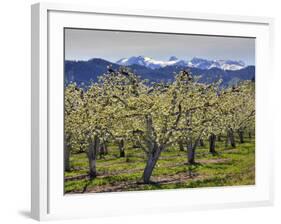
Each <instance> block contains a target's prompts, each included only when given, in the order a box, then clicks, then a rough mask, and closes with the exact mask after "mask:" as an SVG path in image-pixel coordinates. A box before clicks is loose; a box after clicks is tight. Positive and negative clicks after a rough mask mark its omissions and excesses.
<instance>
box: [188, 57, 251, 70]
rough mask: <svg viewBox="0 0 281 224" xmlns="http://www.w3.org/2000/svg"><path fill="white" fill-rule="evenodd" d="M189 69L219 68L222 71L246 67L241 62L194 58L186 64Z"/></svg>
mask: <svg viewBox="0 0 281 224" xmlns="http://www.w3.org/2000/svg"><path fill="white" fill-rule="evenodd" d="M188 66H189V67H193V68H200V69H211V68H220V69H222V70H232V71H234V70H240V69H242V68H245V67H246V65H245V63H244V62H243V61H234V60H206V59H202V58H197V57H194V58H193V59H192V60H190V61H189V62H188Z"/></svg>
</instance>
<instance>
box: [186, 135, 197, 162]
mask: <svg viewBox="0 0 281 224" xmlns="http://www.w3.org/2000/svg"><path fill="white" fill-rule="evenodd" d="M198 142H199V139H197V140H196V141H195V143H194V144H192V141H191V140H189V141H188V144H187V163H188V164H195V150H196V147H197V145H198Z"/></svg>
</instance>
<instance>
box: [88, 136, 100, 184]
mask: <svg viewBox="0 0 281 224" xmlns="http://www.w3.org/2000/svg"><path fill="white" fill-rule="evenodd" d="M98 147H99V138H98V137H97V136H94V139H90V142H89V150H88V159H89V175H90V178H91V179H93V178H95V177H96V176H97V169H96V159H97V151H98Z"/></svg>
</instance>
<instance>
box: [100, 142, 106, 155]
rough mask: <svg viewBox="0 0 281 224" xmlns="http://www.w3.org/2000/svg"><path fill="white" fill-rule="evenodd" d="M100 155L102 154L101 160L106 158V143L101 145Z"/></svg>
mask: <svg viewBox="0 0 281 224" xmlns="http://www.w3.org/2000/svg"><path fill="white" fill-rule="evenodd" d="M99 154H100V159H101V158H104V155H105V148H104V143H102V144H100V147H99Z"/></svg>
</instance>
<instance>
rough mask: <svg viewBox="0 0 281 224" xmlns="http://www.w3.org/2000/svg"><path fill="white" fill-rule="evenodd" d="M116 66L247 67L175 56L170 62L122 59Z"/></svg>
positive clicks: (146, 58) (237, 63)
mask: <svg viewBox="0 0 281 224" xmlns="http://www.w3.org/2000/svg"><path fill="white" fill-rule="evenodd" d="M116 64H119V65H123V66H130V65H141V66H145V67H147V68H150V69H158V68H163V67H166V66H171V65H178V66H186V67H191V68H200V69H211V68H220V69H222V70H231V71H234V70H240V69H242V68H245V67H246V65H245V63H244V62H243V61H234V60H207V59H203V58H198V57H194V58H192V59H191V60H190V61H188V60H180V59H178V58H177V57H175V56H172V57H170V59H169V60H168V61H160V60H155V59H152V58H150V57H144V56H137V57H136V56H133V57H130V58H122V59H120V60H118V61H117V62H116Z"/></svg>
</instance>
